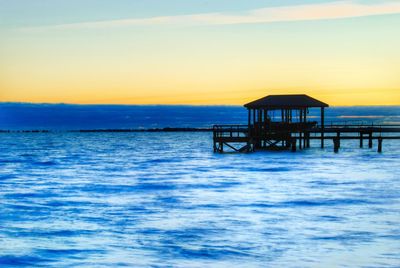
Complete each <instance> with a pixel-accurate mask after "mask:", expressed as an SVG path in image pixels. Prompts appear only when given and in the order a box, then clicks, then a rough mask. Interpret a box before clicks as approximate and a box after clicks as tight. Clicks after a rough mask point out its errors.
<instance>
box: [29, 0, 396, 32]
mask: <svg viewBox="0 0 400 268" xmlns="http://www.w3.org/2000/svg"><path fill="white" fill-rule="evenodd" d="M399 13H400V2H397V1H396V2H383V3H380V4H362V3H359V2H358V3H357V2H355V1H334V2H331V3H325V4H312V5H298V6H281V7H268V8H260V9H254V10H250V11H246V12H241V13H235V14H234V13H200V14H190V15H179V16H160V17H150V18H134V19H121V20H108V21H95V22H82V23H70V24H58V25H50V26H39V27H30V28H24V29H23V30H28V31H32V30H33V31H35V30H68V29H71V30H73V29H93V28H100V29H101V28H112V27H126V26H146V25H178V26H179V25H183V26H187V25H229V24H252V23H271V22H288V21H307V20H327V19H343V18H352V17H364V16H373V15H385V14H399Z"/></svg>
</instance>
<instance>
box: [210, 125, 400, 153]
mask: <svg viewBox="0 0 400 268" xmlns="http://www.w3.org/2000/svg"><path fill="white" fill-rule="evenodd" d="M254 133H257V135H255V134H254ZM389 139H391V140H395V139H396V140H397V139H400V125H389V124H381V125H377V124H364V123H362V124H348V123H341V124H338V123H336V124H332V123H331V124H327V125H325V126H323V127H322V126H318V125H316V126H312V127H308V128H304V125H302V127H299V128H298V129H290V130H287V129H286V130H283V131H279V130H271V129H269V130H268V129H265V130H264V131H260V130H255V129H254V128H249V127H248V125H214V127H213V144H214V152H224V147H228V148H229V149H230V150H231V151H233V152H253V151H255V150H258V149H275V150H277V149H279V150H282V149H290V150H292V151H296V150H297V149H300V150H301V149H305V148H309V147H310V140H319V141H321V147H322V148H324V146H325V141H329V140H332V142H333V148H334V152H338V151H339V148H340V146H341V140H359V144H360V148H362V147H363V146H364V141H365V142H366V145H368V147H369V148H372V147H373V141H374V140H375V141H377V142H378V146H377V151H378V152H382V147H383V140H389Z"/></svg>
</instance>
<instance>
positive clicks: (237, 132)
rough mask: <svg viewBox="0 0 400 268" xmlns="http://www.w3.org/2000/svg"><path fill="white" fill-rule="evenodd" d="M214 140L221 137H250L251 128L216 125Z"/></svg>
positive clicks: (214, 127)
mask: <svg viewBox="0 0 400 268" xmlns="http://www.w3.org/2000/svg"><path fill="white" fill-rule="evenodd" d="M213 135H214V138H221V137H248V136H249V128H248V126H247V125H214V126H213Z"/></svg>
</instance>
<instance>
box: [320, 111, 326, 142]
mask: <svg viewBox="0 0 400 268" xmlns="http://www.w3.org/2000/svg"><path fill="white" fill-rule="evenodd" d="M324 129H325V109H324V107H321V148H324Z"/></svg>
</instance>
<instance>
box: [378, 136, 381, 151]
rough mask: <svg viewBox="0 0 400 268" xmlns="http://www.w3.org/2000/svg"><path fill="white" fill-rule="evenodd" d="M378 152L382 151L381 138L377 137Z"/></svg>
mask: <svg viewBox="0 0 400 268" xmlns="http://www.w3.org/2000/svg"><path fill="white" fill-rule="evenodd" d="M378 153H382V138H381V137H379V138H378Z"/></svg>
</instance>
